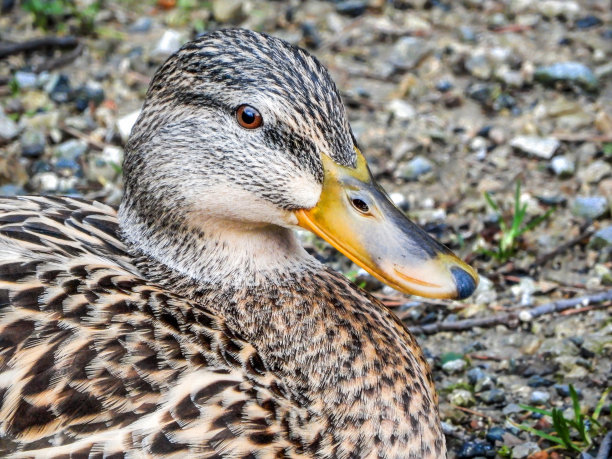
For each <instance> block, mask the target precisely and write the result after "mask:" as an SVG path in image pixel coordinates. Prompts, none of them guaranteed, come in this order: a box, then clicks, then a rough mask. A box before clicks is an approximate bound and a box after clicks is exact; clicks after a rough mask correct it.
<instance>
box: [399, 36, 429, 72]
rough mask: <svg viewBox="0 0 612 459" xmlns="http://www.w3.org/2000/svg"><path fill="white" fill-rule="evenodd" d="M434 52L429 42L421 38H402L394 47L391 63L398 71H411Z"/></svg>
mask: <svg viewBox="0 0 612 459" xmlns="http://www.w3.org/2000/svg"><path fill="white" fill-rule="evenodd" d="M431 51H432V47H431V44H430V42H429V41H427V40H425V39H423V38H419V37H402V38H400V39H399V40H397V42H396V43H395V45H394V46H393V48H392V50H391V54H390V55H389V62H390V63H391V65H393V66H394V67H395V68H396V69H398V70H402V71H405V70H410V69H412V68H414V67H416V66H417V65H418V64H419V62H421V60H422V59H423V58H424V57H425V56H427V55H428V54H429V53H430V52H431Z"/></svg>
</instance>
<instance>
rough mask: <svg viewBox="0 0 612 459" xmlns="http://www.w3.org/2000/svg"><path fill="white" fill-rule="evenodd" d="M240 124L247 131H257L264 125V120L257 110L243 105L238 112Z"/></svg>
mask: <svg viewBox="0 0 612 459" xmlns="http://www.w3.org/2000/svg"><path fill="white" fill-rule="evenodd" d="M236 119H237V120H238V124H240V126H242V127H243V128H246V129H257V128H258V127H259V126H261V123H263V118H262V117H261V114H260V113H259V112H258V111H257V109H256V108H253V107H251V106H250V105H241V106H240V107H238V109H237V110H236Z"/></svg>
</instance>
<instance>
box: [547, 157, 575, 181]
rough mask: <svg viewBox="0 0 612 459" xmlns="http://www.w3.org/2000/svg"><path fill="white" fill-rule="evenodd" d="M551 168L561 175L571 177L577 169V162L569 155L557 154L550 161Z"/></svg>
mask: <svg viewBox="0 0 612 459" xmlns="http://www.w3.org/2000/svg"><path fill="white" fill-rule="evenodd" d="M550 168H551V169H552V171H553V172H554V173H555V175H557V176H559V177H571V176H572V175H574V172H575V171H576V164H574V161H572V160H571V159H570V158H568V157H567V156H555V157H554V158H553V159H552V160H551V161H550Z"/></svg>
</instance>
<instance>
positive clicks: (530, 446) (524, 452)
mask: <svg viewBox="0 0 612 459" xmlns="http://www.w3.org/2000/svg"><path fill="white" fill-rule="evenodd" d="M538 451H540V447H539V446H538V444H537V443H536V442H533V441H527V442H525V443H521V444H520V445H516V446H515V447H514V448H512V458H513V459H522V458H524V457H528V456H529V455H531V454H533V453H537V452H538Z"/></svg>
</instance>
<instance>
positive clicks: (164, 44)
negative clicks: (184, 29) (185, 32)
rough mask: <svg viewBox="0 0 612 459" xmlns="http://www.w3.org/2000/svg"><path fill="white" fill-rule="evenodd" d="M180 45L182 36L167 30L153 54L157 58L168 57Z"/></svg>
mask: <svg viewBox="0 0 612 459" xmlns="http://www.w3.org/2000/svg"><path fill="white" fill-rule="evenodd" d="M182 43H183V36H182V34H181V33H180V32H178V31H176V30H172V29H168V30H166V31H165V32H164V34H163V35H162V37H161V38H160V39H159V41H158V42H157V45H156V46H155V50H154V51H153V54H155V55H158V56H169V55H170V54H172V53H174V52H175V51H177V50H178V49H179V48H180V47H181V44H182Z"/></svg>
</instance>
